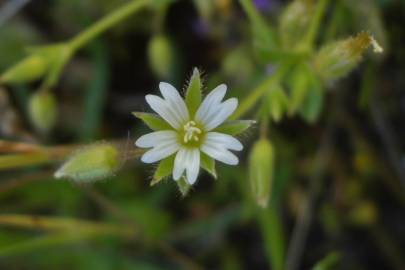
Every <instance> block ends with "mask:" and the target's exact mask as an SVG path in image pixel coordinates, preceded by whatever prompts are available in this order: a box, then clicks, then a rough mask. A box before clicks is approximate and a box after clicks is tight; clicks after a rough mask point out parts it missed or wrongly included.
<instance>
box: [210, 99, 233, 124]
mask: <svg viewBox="0 0 405 270" xmlns="http://www.w3.org/2000/svg"><path fill="white" fill-rule="evenodd" d="M220 106H221V109H220V110H219V112H218V113H216V114H215V115H213V116H212V117H211V118H210V119H207V121H206V122H204V123H205V125H204V126H205V129H206V130H207V131H210V130H212V129H214V128H216V127H217V126H219V125H220V124H222V123H223V122H224V121H225V120H226V119H228V117H229V116H231V114H232V113H233V112H234V111H235V110H236V108H237V107H238V100H237V99H236V98H230V99H228V100H227V101H225V102H224V103H222V104H221V105H220Z"/></svg>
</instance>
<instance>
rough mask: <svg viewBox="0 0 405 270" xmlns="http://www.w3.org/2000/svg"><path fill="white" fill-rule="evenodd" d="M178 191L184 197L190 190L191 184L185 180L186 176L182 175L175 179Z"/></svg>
mask: <svg viewBox="0 0 405 270" xmlns="http://www.w3.org/2000/svg"><path fill="white" fill-rule="evenodd" d="M176 183H177V186H178V187H179V191H180V193H181V195H182V196H183V197H186V196H187V194H188V192H189V191H190V188H191V185H190V184H189V183H188V182H187V180H186V177H185V176H182V177H181V178H180V179H179V180H177V181H176Z"/></svg>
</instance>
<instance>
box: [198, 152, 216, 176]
mask: <svg viewBox="0 0 405 270" xmlns="http://www.w3.org/2000/svg"><path fill="white" fill-rule="evenodd" d="M200 158H201V167H202V168H203V169H204V170H206V171H207V172H208V173H209V174H211V175H212V177H214V178H215V179H217V171H216V169H215V159H213V158H211V157H209V156H207V155H206V154H204V153H203V152H201V156H200Z"/></svg>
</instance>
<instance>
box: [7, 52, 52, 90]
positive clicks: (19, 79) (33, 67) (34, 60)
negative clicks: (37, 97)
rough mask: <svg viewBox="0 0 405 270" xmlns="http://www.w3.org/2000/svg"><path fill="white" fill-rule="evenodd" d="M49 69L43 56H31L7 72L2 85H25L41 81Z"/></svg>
mask: <svg viewBox="0 0 405 270" xmlns="http://www.w3.org/2000/svg"><path fill="white" fill-rule="evenodd" d="M46 69H47V61H46V59H44V57H42V56H41V55H36V54H34V55H31V56H28V57H26V58H25V59H23V60H21V61H20V62H19V63H17V64H16V65H14V66H12V67H11V68H9V69H8V70H6V71H5V72H4V73H3V75H2V76H1V77H0V82H1V83H25V82H30V81H33V80H36V79H39V78H40V77H41V76H43V75H44V73H45V72H46Z"/></svg>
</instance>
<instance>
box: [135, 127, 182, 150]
mask: <svg viewBox="0 0 405 270" xmlns="http://www.w3.org/2000/svg"><path fill="white" fill-rule="evenodd" d="M176 139H177V133H176V132H175V131H173V130H161V131H155V132H152V133H148V134H145V135H143V136H141V137H139V138H138V140H136V142H135V145H136V146H138V147H142V148H148V147H154V146H157V145H158V144H160V143H164V142H167V141H170V142H172V143H176Z"/></svg>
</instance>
